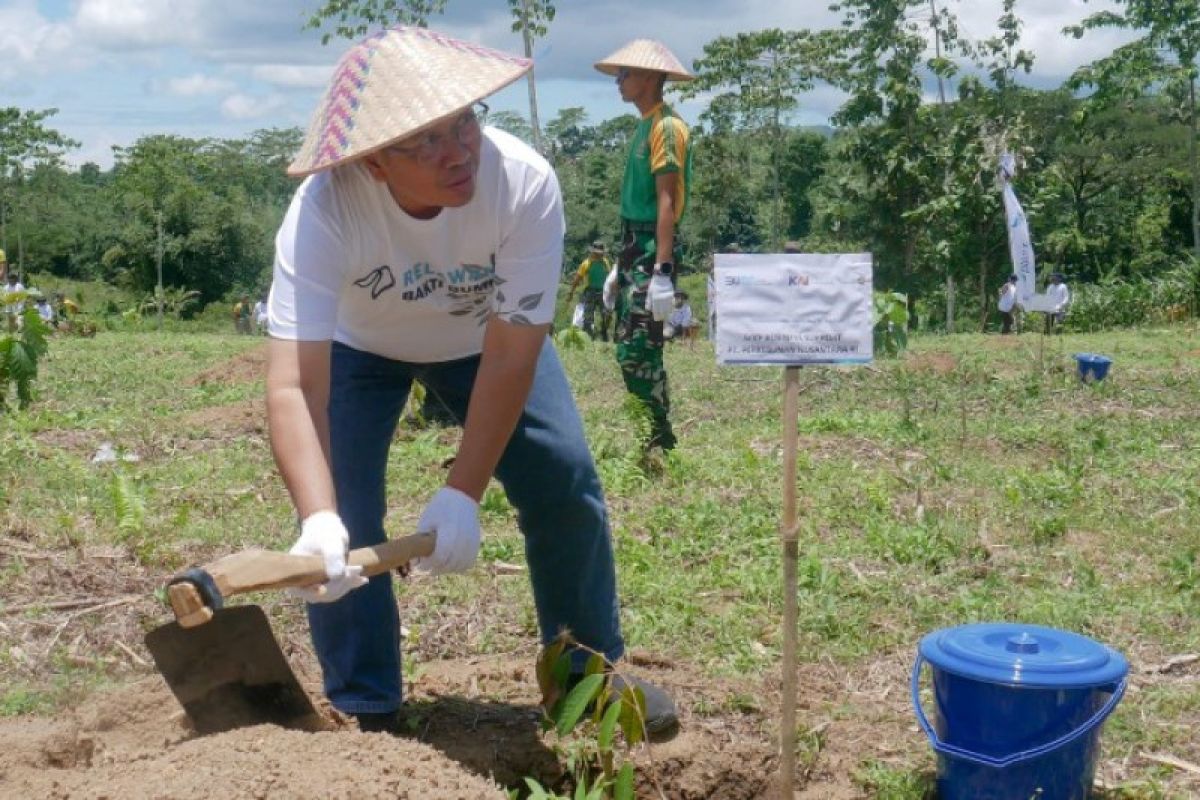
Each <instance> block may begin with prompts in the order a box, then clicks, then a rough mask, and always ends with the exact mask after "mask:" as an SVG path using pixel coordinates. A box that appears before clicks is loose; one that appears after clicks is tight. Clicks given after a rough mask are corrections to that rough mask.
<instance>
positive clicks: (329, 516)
mask: <svg viewBox="0 0 1200 800" xmlns="http://www.w3.org/2000/svg"><path fill="white" fill-rule="evenodd" d="M349 546H350V534H349V533H347V532H346V526H345V525H343V524H342V518H341V517H339V516H338V515H337V514H335V513H333V512H332V511H318V512H316V513H315V514H312V515H310V516H308V517H306V518H305V519H304V522H302V523H300V538H299V539H297V540H296V543H295V544H294V545H292V549H291V550H289V551H288V552H290V553H292V554H293V555H302V556H321V557H322V558H324V559H325V575H326V576H327V577H328V578H329V580H328V581H327V582H326V583H322V584H319V585H317V586H298V587H293V588H291V589H288V591H289V592H290V593H291V594H292V595H293V596H295V597H299V598H300V599H301V600H304V601H305V602H307V603H332V602H333V601H334V600H340V599H342V597H344V596H345V595H346V594H347V593H348V592H351V591H353V590H355V589H357V588H358V587H360V586H365V585H366V583H367V579H366V578H364V577H363V574H362V567H347V566H346V548H348V547H349Z"/></svg>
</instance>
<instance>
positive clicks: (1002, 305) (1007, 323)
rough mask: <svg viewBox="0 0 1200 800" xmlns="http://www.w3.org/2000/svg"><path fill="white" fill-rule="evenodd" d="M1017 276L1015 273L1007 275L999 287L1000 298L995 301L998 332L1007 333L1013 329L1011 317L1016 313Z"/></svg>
mask: <svg viewBox="0 0 1200 800" xmlns="http://www.w3.org/2000/svg"><path fill="white" fill-rule="evenodd" d="M1018 280H1019V278H1018V277H1017V276H1016V275H1009V276H1008V280H1007V281H1005V282H1004V285H1003V286H1001V287H1000V299H999V300H997V301H996V308H997V309H998V310H999V311H1000V333H1001V334H1009V333H1012V330H1013V319H1014V317H1015V315H1016V306H1017V281H1018Z"/></svg>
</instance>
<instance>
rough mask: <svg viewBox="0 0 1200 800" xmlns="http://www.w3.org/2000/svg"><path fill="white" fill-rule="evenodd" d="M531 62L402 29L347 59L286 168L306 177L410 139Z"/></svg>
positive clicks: (516, 74)
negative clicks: (295, 154) (297, 151)
mask: <svg viewBox="0 0 1200 800" xmlns="http://www.w3.org/2000/svg"><path fill="white" fill-rule="evenodd" d="M532 66H533V62H532V61H530V60H529V59H527V58H519V57H517V56H512V55H509V54H508V53H501V52H500V51H498V50H492V49H490V48H487V47H481V46H479V45H477V44H473V43H471V42H464V41H461V40H459V39H452V38H450V37H449V36H443V35H441V34H439V33H434V32H433V31H430V30H426V29H424V28H411V27H398V28H391V29H388V30H385V31H381V32H379V33H377V34H375V35H373V36H370V37H368V38H367V39H364V40H363V41H361V42H359V43H358V44H356V45H354V47H352V48H350V50H349V51H348V52H347V53H346V54H345V55H344V56H342V59H341V61H339V62H338V65H337V68H336V69H334V72H333V78H332V79H331V80H330V82H329V88H328V89H327V90H326V91H325V96H324V97H323V98H321V102H320V103H319V104H318V105H317V110H316V112H315V113H314V114H313V118H312V121H311V122H310V123H309V126H308V133H307V135H305V137H304V144H303V145H302V146H301V148H300V152H299V154H297V156H296V159H295V160H294V161H293V162H292V164H291V166H289V167H288V175H292V176H295V177H302V176H304V175H310V174H312V173H314V172H319V171H320V170H323V169H329V168H330V167H335V166H337V165H339V164H344V163H346V162H347V161H350V160H352V159H355V158H359V157H361V156H364V155H367V154H368V153H371V152H374V151H376V150H379V149H381V148H383V147H387V146H388V145H390V144H392V143H394V142H396V141H397V140H399V139H403V138H404V137H406V136H411V135H412V134H414V133H417V132H419V131H421V130H424V129H425V128H428V127H430V126H432V125H436V124H437V123H438V122H441V121H442V120H444V119H446V118H447V117H450V116H452V115H454V114H455V113H457V112H459V111H462V110H463V109H464V108H467V107H468V106H470V105H471V104H472V103H474V102H476V101H477V100H480V99H482V98H484V97H487V96H488V95H490V94H492V93H494V92H496V91H498V90H500V89H503V88H504V87H505V86H507V85H509V84H510V83H512V82H513V81H515V80H517V79H518V78H520V77H521V76H522V75H524V74H525V73H526V72H528V71H529V69H530V67H532Z"/></svg>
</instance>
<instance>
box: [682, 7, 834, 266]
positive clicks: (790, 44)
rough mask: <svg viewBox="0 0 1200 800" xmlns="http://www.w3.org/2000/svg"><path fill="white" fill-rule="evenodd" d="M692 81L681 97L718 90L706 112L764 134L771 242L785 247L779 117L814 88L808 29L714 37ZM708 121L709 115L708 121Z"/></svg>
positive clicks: (781, 145) (705, 47)
mask: <svg viewBox="0 0 1200 800" xmlns="http://www.w3.org/2000/svg"><path fill="white" fill-rule="evenodd" d="M693 66H694V67H695V70H696V80H694V81H692V82H690V83H687V84H685V85H684V86H683V87H681V89H680V94H682V95H683V96H684V97H695V96H697V95H699V94H700V93H702V92H716V93H718V94H717V95H716V97H715V98H714V99H713V100H712V103H711V105H710V108H712V107H714V106H715V107H716V109H717V111H716V112H715V113H721V114H724V115H726V116H727V117H728V118H731V119H732V120H734V121H735V123H740V125H741V126H742V127H746V128H750V129H754V130H758V131H759V132H761V133H763V134H765V135H766V136H767V137H768V138H769V141H770V142H771V144H772V146H771V148H770V154H771V173H770V174H771V177H772V199H773V210H772V213H771V215H770V219H771V236H770V238H771V244H772V245H773V246H774V247H776V248H779V247H781V246H782V244H783V238H784V228H783V219H782V207H783V193H782V189H781V181H780V170H781V166H780V150H781V148H782V147H783V146H784V144H785V143H786V142H785V139H784V137H783V135H782V127H781V121H782V118H783V115H784V114H786V113H788V112H790V111H793V110H795V109H796V108H797V107H798V106H799V104H800V101H799V95H800V94H802V93H803V92H806V91H808V90H809V89H811V88H812V86H813V78H814V67H813V56H812V50H811V43H810V40H809V34H808V31H784V30H780V29H778V28H769V29H767V30H761V31H754V32H751V33H739V34H735V35H733V36H721V37H718V38H716V39H714V40H712V41H711V42H709V43H708V44H706V45H705V46H704V55H703V56H702V57H701V58H698V59H696V61H695V64H694V65H693ZM710 120H711V117H710Z"/></svg>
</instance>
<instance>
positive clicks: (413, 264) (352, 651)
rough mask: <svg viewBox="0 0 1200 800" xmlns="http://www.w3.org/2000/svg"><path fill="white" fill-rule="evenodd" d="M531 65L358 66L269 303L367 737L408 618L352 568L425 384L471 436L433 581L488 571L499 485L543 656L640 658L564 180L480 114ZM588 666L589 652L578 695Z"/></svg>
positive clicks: (279, 243)
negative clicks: (546, 651)
mask: <svg viewBox="0 0 1200 800" xmlns="http://www.w3.org/2000/svg"><path fill="white" fill-rule="evenodd" d="M530 67H531V62H530V61H529V60H528V59H523V58H518V57H516V56H510V55H508V54H505V53H501V52H498V51H495V50H491V49H488V48H484V47H481V46H479V45H476V44H473V43H471V42H465V41H459V40H455V39H451V38H449V37H447V36H443V35H441V34H438V33H435V32H433V31H429V30H426V29H422V28H403V27H402V28H394V29H390V30H386V31H382V32H380V33H378V34H376V35H374V36H371V37H368V38H367V39H365V40H363V41H362V42H360V43H358V44H357V45H355V46H354V47H352V48H351V49H350V50H349V51H348V52H347V53H346V54H345V55H344V56H343V58H342V60H341V61H340V62H339V64H338V66H337V67H336V69H335V71H334V74H333V78H332V82H331V85H330V87H329V89H328V90H327V92H326V95H325V97H324V98H323V100H322V101H321V103H320V105H319V106H318V108H317V111H316V113H315V115H314V118H313V121H312V124H311V126H310V128H309V131H308V134H307V137H306V139H305V141H304V144H303V146H302V148H301V150H300V153H299V155H298V156H297V157H296V160H295V162H293V164H292V165H291V167H290V168H289V170H288V171H289V174H291V175H294V176H307V177H305V180H304V182H303V183H302V184H301V185H300V187H299V188H298V189H297V190H296V194H295V197H294V198H293V200H292V203H291V206H290V208H289V209H288V212H287V214H286V216H285V218H284V221H283V224H282V226H281V227H280V229H279V233H278V235H277V237H276V257H275V267H274V280H273V283H272V286H271V292H270V296H269V300H268V303H267V306H268V307H267V315H268V326H269V333H270V336H271V339H270V342H269V345H268V368H267V414H268V419H269V422H270V435H271V444H272V448H273V450H274V453H275V458H276V462H277V463H278V465H279V469H280V472H281V474H282V476H283V479H284V481H285V483H286V484H287V487H288V489H289V491H290V493H291V496H292V500H293V502H294V504H295V506H296V511H297V514H298V517H299V518H300V520H301V521H302V522H301V526H300V538H299V540H298V541H297V543H296V545H295V546H294V547H293V552H298V553H309V554H315V555H320V556H322V557H323V558H324V560H325V565H326V573H327V575H328V577H329V581H328V582H327V583H325V584H321V585H320V586H319V587H316V588H309V589H303V590H300V593H301V595H302V596H304V597H305V599H307V600H308V601H309V602H310V605H309V622H310V625H311V629H312V634H313V641H314V644H315V646H316V652H317V656H318V659H319V661H320V663H321V666H322V669H323V670H324V678H325V692H326V694H327V695H328V696H329V699H330V701H331V703H332V704H333V707H334V708H336V709H338V710H339V711H341V712H343V713H346V714H351V715H353V716H355V717H356V718H357V720H358V723H359V727H360V728H362V729H364V730H377V731H378V730H396V728H397V726H398V725H399V723H400V719H399V716H398V709H399V707H400V704H401V702H402V691H401V675H400V669H401V658H400V652H399V649H400V620H399V616H398V614H397V608H396V600H395V595H394V593H393V587H392V581H391V578H390V576H388V575H379V576H376V577H375V578H373V579H371V580H370V581H369V583H368V582H367V581H366V580H365V579H364V578H363V577H362V576H361V575H360V574H359V570H358V568H355V567H347V566H346V552H347V548H348V547H355V548H357V547H364V546H370V545H375V544H378V543H380V542H383V541H385V540H386V539H387V538H388V535H387V533H386V531H385V530H384V526H383V522H384V516H385V514H386V512H387V496H388V491H387V487H386V482H385V473H386V468H387V462H388V451H389V446H390V444H391V441H392V438H393V432H394V431H395V429H396V425H397V422H398V419H399V417H400V414H401V412H402V410H403V408H404V406H405V403H406V401H407V398H408V394H409V389H410V387H411V386H412V382H413V381H414V380H419V381H420V382H421V383H422V384H423V385H424V386H425V387H426V391H427V392H428V393H430V394H432V395H435V396H436V397H437V398H438V399H439V400H440V401H441V403H442V404H443V405H445V406H446V407H447V408H449V409H450V410H451V411H452V412H453V414H454V415H455V416H456V417H457V418H458V420H459V421H460V423H461V424H462V425H463V435H462V439H461V442H460V444H459V446H458V451H457V454H456V456H455V458H454V459H453V465H452V467H451V468H450V471H449V474H448V475H447V477H446V481H445V485H444V486H442V487H441V488H440V489H438V490H437V491H436V492H435V493H434V494H433V496H432V498H431V499H430V500H429V501H428V504H427V505H426V507H425V510H424V512H423V513H422V515H421V517H420V519H419V521H418V522H417V524H416V530H417V531H418V532H433V533H435V534H436V541H437V544H436V548H435V550H434V552H433V554H432V555H431V556H429V557H427V558H424V559H421V560H420V562H418V563H417V565H416V567H417V569H418V570H423V571H427V572H429V573H432V574H435V575H436V574H443V573H451V572H463V571H466V570H468V569H469V568H470V567H471V566H472V565H473V564H474V563H475V560H476V557H477V555H478V552H479V545H480V528H479V500H480V497H481V496H482V495H483V492H484V489H485V488H486V487H487V484H488V481H489V480H490V479H491V478H492V477H493V476H495V477H496V478H497V479H498V480H499V481H500V483H501V484H502V486H503V487H504V490H505V492H506V494H507V496H508V499H509V501H510V502H511V503H512V505H513V506H514V507H515V508H516V510H517V520H518V525H519V527H520V528H521V531H522V532H523V533H524V535H525V540H526V546H525V549H526V556H527V559H528V563H529V573H530V580H531V583H532V585H533V594H534V604H535V606H536V608H537V619H538V625H539V628H540V629H541V638H542V642H543V643H544V644H545V643H549V642H550V641H552V640H553V639H554V638H555V637H557V636H558V635H559V633H560V632H561V631H562V630H563V629H567V630H570V632H571V634H572V636H573V637H574V638H575V639H576V640H577V641H578V642H580V643H581V644H583V645H586V646H587V647H590V648H593V649H595V650H596V651H598V652H601V653H603V654H604V655H605V657H606V658H608V659H609V660H610V661H615V660H616V659H618V658H620V657H621V655H622V653H623V650H624V643H623V640H622V637H621V631H620V624H619V621H618V605H617V596H616V576H615V568H614V563H613V552H612V544H611V540H610V536H609V527H608V516H607V511H606V508H605V501H604V494H603V492H602V490H601V486H600V481H599V478H598V476H597V473H596V469H595V465H594V463H593V461H592V456H591V453H590V452H589V450H588V445H587V440H586V439H585V437H584V431H583V425H582V423H581V421H580V418H579V414H578V412H577V411H576V408H575V402H574V399H573V397H572V395H571V388H570V386H569V384H568V383H567V379H566V375H565V373H564V371H563V369H562V366H561V364H560V363H559V360H558V356H557V354H556V353H555V350H554V346H553V343H552V341H551V339H550V337H549V336H548V333H549V331H550V324H551V322H552V320H553V317H554V302H555V296H556V289H557V284H558V277H559V265H560V264H561V263H562V247H563V233H564V228H565V224H564V220H563V207H562V197H561V194H560V191H559V185H558V179H557V178H556V176H555V174H554V170H553V169H552V168H551V167H550V165H549V164H548V163H547V162H546V160H545V159H544V158H542V157H541V156H540V155H538V154H537V153H536V152H534V151H533V150H532V149H531V148H530V147H528V146H527V145H525V144H524V143H522V142H521V141H520V140H518V139H516V138H515V137H513V136H511V135H509V134H507V133H504V132H502V131H500V130H496V129H493V128H486V127H484V124H483V119H482V113H483V111H484V110H485V108H483V107H481V106H480V105H477V102H478V101H480V100H481V99H482V98H484V97H486V96H487V95H490V94H491V93H493V92H495V91H498V90H499V89H501V88H503V87H504V86H507V85H508V84H510V83H512V82H514V81H516V80H518V79H519V78H520V77H521V76H523V75H524V74H525V73H526V72H528V70H529V69H530ZM415 490H416V489H415V487H407V488H406V487H400V491H401V492H402V493H407V494H411V493H412V492H413V491H415ZM586 660H587V653H586V652H584V651H583V650H576V651H575V652H573V653H572V662H573V665H574V667H575V669H576V670H578V672H579V673H580V674H581V673H582V670H583V667H584V665H585V663H586ZM639 685H640V686H641V687H642V689H643V691H644V692H645V694H646V700H647V715H646V726H647V728H648V730H649V731H650V733H651V734H658V733H666V732H669V731H671V730H673V729H674V727H675V726H676V725H677V713H676V711H675V706H674V703H673V702H672V701H671V699H670V697H669V696H667V695H666V693H665V692H663V691H662V690H661V689H659V688H657V687H655V686H653V685H652V684H649V683H645V682H640V681H639Z"/></svg>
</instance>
